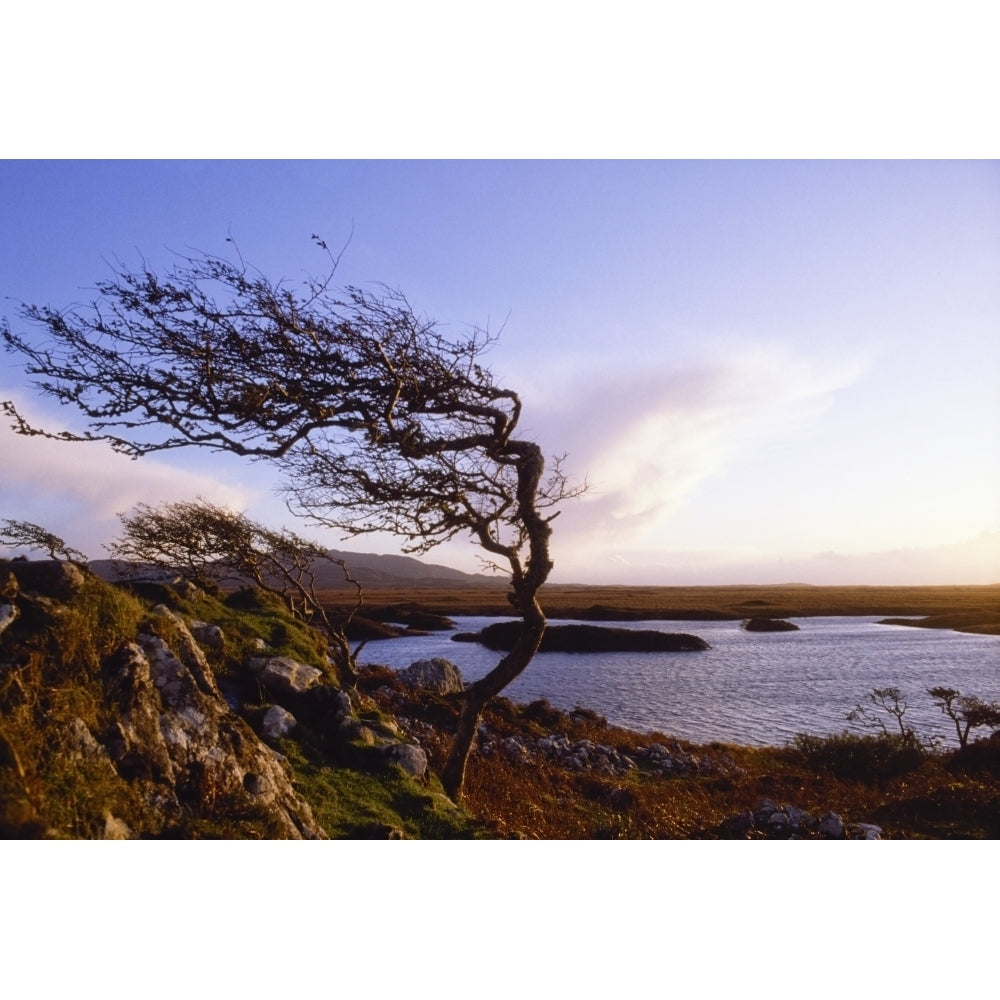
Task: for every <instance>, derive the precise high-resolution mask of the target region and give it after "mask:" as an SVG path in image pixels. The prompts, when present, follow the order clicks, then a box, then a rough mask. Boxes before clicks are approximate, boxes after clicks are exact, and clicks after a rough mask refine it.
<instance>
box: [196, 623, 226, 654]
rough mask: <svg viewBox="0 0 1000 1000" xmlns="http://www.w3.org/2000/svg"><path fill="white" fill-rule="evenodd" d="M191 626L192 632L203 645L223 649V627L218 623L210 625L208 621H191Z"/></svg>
mask: <svg viewBox="0 0 1000 1000" xmlns="http://www.w3.org/2000/svg"><path fill="white" fill-rule="evenodd" d="M189 626H190V628H191V634H192V635H193V636H194V637H195V639H197V640H198V642H199V643H201V645H202V646H207V647H208V648H209V649H222V644H223V641H224V637H223V634H222V629H221V628H219V626H218V625H209V624H207V623H206V622H198V621H192V622H189Z"/></svg>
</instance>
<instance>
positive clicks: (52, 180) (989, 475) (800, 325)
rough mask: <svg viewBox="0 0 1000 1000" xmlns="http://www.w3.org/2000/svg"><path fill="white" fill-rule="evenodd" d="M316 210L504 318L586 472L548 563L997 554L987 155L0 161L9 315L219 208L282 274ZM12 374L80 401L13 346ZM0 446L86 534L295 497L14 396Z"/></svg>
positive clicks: (914, 569)
mask: <svg viewBox="0 0 1000 1000" xmlns="http://www.w3.org/2000/svg"><path fill="white" fill-rule="evenodd" d="M313 232H316V233H319V234H321V235H322V236H323V237H324V238H325V239H326V240H327V241H328V242H329V243H330V245H331V246H337V247H339V246H340V245H342V244H344V243H345V242H347V241H348V239H349V240H350V242H349V245H348V247H347V250H346V252H345V254H344V257H343V261H342V265H341V269H340V272H339V274H338V278H339V280H341V281H343V282H344V283H348V282H349V283H355V284H365V283H369V282H376V281H381V282H385V283H388V284H390V285H394V286H397V287H398V288H400V289H402V290H403V291H404V292H405V293H406V295H407V296H408V298H409V299H410V301H411V303H412V304H413V305H414V306H415V307H416V308H417V309H418V310H420V311H422V312H425V313H427V314H428V315H430V316H433V317H434V318H435V319H437V320H438V321H439V322H440V323H441V324H442V325H443V326H444V327H445V328H446V329H448V328H451V329H454V330H455V331H456V332H460V331H462V330H463V329H465V327H466V326H467V325H472V324H478V325H480V326H487V325H488V326H489V327H490V328H491V329H499V328H500V327H503V332H502V336H501V339H500V342H499V344H498V345H497V346H496V347H495V348H494V350H493V352H492V353H491V355H490V364H491V366H492V368H493V370H494V371H495V372H496V373H497V374H498V375H499V376H500V377H501V379H502V380H503V381H504V382H505V383H506V384H508V385H510V386H511V387H512V388H515V389H517V390H519V391H520V392H521V393H522V396H523V397H524V400H525V413H524V417H523V427H524V429H525V430H526V431H529V432H530V433H532V434H533V435H534V436H536V437H537V439H538V440H539V441H540V442H541V443H542V444H543V445H544V446H545V448H546V449H547V450H548V451H549V452H550V453H552V454H556V453H562V452H567V453H568V455H569V458H568V460H567V465H568V468H569V469H570V470H571V471H572V472H573V473H575V474H576V475H578V476H579V477H581V478H582V477H584V476H586V477H587V479H588V480H589V482H590V483H591V487H592V489H591V492H590V493H589V495H588V496H587V497H586V498H585V499H583V500H581V501H578V502H576V503H574V504H571V505H569V506H568V507H567V509H566V510H565V512H564V513H563V515H562V516H561V517H560V519H559V520H558V521H557V522H556V524H555V528H556V532H555V537H554V551H555V557H556V571H555V574H554V577H553V578H554V579H556V580H562V581H565V582H570V581H582V582H622V583H627V582H636V583H638V582H645V583H663V584H672V583H736V582H784V581H793V580H801V581H804V582H811V583H834V582H838V583H909V582H912V583H935V582H954V583H965V582H969V583H975V582H979V583H985V582H994V581H998V580H1000V543H998V540H1000V469H998V463H997V462H996V459H995V456H996V455H997V454H1000V447H998V446H1000V392H998V385H997V381H998V373H1000V336H998V333H1000V282H998V280H997V276H998V274H1000V165H998V163H997V162H995V161H957V162H938V161H832V162H828V161H808V160H796V161H760V160H730V161H725V160H724V161H683V160H680V161H678V160H661V161H596V162H595V161H586V160H583V161H545V160H529V161H420V160H417V161H342V160H326V161H259V160H258V161H245V162H241V161H233V162H226V161H99V160H98V161H73V160H67V161H11V160H8V161H0V234H2V235H0V275H2V287H0V292H2V294H3V295H4V296H5V299H4V302H3V308H2V313H3V314H4V315H6V316H7V317H8V320H9V321H10V322H11V323H12V325H13V326H14V327H15V328H18V329H20V328H21V327H20V325H19V321H18V320H17V319H16V304H17V302H18V301H20V300H24V301H28V302H38V303H46V304H50V305H54V306H59V307H63V306H67V305H69V304H71V303H73V302H76V301H82V300H86V299H87V291H86V289H87V288H88V287H89V286H91V285H92V284H93V282H94V281H95V280H96V279H98V278H100V277H101V276H103V275H104V274H106V273H107V264H106V261H107V260H109V259H111V258H113V257H115V256H118V257H120V258H122V259H123V260H126V261H131V262H135V261H136V260H137V259H138V254H139V253H140V252H141V253H142V255H143V256H144V257H145V258H146V259H147V260H148V261H150V262H151V263H152V264H154V265H155V266H164V265H168V264H169V262H170V252H169V251H170V250H184V249H185V248H186V247H196V248H199V249H202V250H207V251H211V252H220V253H221V252H226V249H227V244H226V237H227V236H228V235H232V236H233V237H234V238H235V239H236V241H237V242H238V244H239V246H240V249H241V251H242V253H243V255H244V256H245V257H246V258H247V259H248V260H250V261H252V262H253V263H255V264H256V265H257V266H259V267H260V268H261V269H263V270H265V271H266V272H268V273H269V274H271V275H272V276H278V275H284V276H286V277H288V278H289V279H291V280H295V279H297V278H298V277H299V276H301V275H302V274H303V273H305V272H306V271H309V270H312V271H318V270H320V269H321V268H322V265H323V260H322V258H321V257H320V256H319V255H318V253H317V251H316V250H315V248H314V247H313V246H312V244H311V243H310V240H309V237H310V234H311V233H313ZM0 398H14V399H16V400H17V401H18V402H19V403H20V404H21V405H23V406H24V407H25V408H26V409H27V410H29V411H30V412H32V413H33V414H34V415H36V416H37V417H38V418H39V419H41V420H43V422H44V421H48V422H49V423H58V422H60V421H71V419H72V416H71V414H69V413H68V412H66V411H58V410H57V411H55V412H53V411H52V410H51V408H50V407H49V406H48V404H47V403H45V402H44V401H42V400H41V399H39V398H38V397H36V396H34V395H33V394H32V392H31V390H30V388H29V387H28V386H27V383H26V380H25V378H24V376H23V374H22V373H21V372H20V371H19V370H18V367H17V359H15V358H13V357H11V356H9V355H4V356H3V360H2V368H0ZM0 461H2V463H3V467H4V468H5V470H6V471H5V475H4V477H3V480H2V482H0V516H4V517H13V518H20V519H26V520H33V521H38V522H41V523H45V524H47V525H49V526H51V527H53V528H55V527H56V526H58V528H59V529H60V530H59V533H60V534H63V535H64V536H65V537H66V539H67V541H69V542H70V543H71V544H73V545H75V546H76V547H78V548H81V549H83V550H84V551H86V552H88V553H89V554H90V555H92V556H95V557H96V556H99V555H101V554H102V552H101V545H102V543H103V542H105V541H107V540H108V539H109V538H110V537H113V535H114V534H115V531H116V528H117V519H116V517H115V513H116V511H120V510H125V509H127V508H128V507H129V506H131V505H132V504H134V503H135V502H138V501H145V502H151V503H155V502H158V501H160V500H163V499H179V498H185V497H190V496H194V495H196V494H201V495H205V496H209V497H212V498H214V499H217V500H218V501H219V502H225V503H230V504H233V505H234V506H237V507H239V508H241V509H246V510H247V511H248V512H249V513H250V514H251V516H254V517H257V518H259V519H261V520H266V521H268V522H269V523H286V524H289V525H290V526H291V525H292V522H291V518H290V516H289V515H288V514H287V512H286V511H285V510H284V508H283V507H282V505H281V504H280V502H279V501H277V500H276V499H275V498H274V496H273V495H272V493H271V489H272V486H273V478H272V477H271V475H270V473H269V470H267V469H266V468H265V467H263V466H251V465H247V464H245V463H241V462H239V461H237V460H235V459H230V458H222V459H220V458H218V457H215V456H206V455H198V454H195V453H193V452H192V453H188V454H185V453H176V454H174V455H173V456H172V457H171V458H170V459H169V461H168V460H167V459H163V458H157V459H152V458H147V459H143V460H141V461H139V462H136V463H132V462H128V461H125V460H122V459H120V458H118V457H117V456H114V455H112V454H111V453H110V452H108V451H107V450H105V449H103V448H101V447H100V446H90V445H87V446H82V445H81V446H72V445H63V444H57V443H39V442H38V441H37V440H32V441H30V442H29V441H27V440H24V439H19V438H17V437H16V436H15V435H13V434H12V433H11V432H9V431H8V430H7V429H6V427H4V428H2V429H0ZM294 526H295V527H297V528H299V529H300V530H305V533H310V532H309V530H308V529H304V527H303V526H302V525H294ZM313 534H314V535H315V537H318V538H320V539H321V540H323V541H327V542H329V544H331V545H337V546H341V547H350V546H349V545H346V544H344V545H342V544H341V540H340V539H339V538H337V537H335V536H332V535H329V534H321V533H316V532H314V533H313ZM356 547H358V548H362V549H372V548H375V549H378V550H379V551H395V550H396V546H395V543H394V541H393V540H391V539H379V540H377V542H376V543H375V544H372V543H371V540H368V541H366V542H365V543H363V544H360V545H357V546H356ZM475 552H476V550H475V547H474V546H473V545H472V544H471V543H469V544H462V545H458V544H452V545H450V546H448V547H447V548H445V549H439V550H438V552H437V553H436V555H435V556H434V557H433V558H434V559H435V561H439V562H445V563H449V564H452V565H457V566H459V567H460V568H463V569H473V570H474V569H476V563H475V559H474V556H475Z"/></svg>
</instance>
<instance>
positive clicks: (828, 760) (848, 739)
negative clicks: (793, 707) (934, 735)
mask: <svg viewBox="0 0 1000 1000" xmlns="http://www.w3.org/2000/svg"><path fill="white" fill-rule="evenodd" d="M793 746H794V747H795V749H796V750H797V751H798V753H799V754H800V755H801V758H802V763H803V766H805V767H807V768H809V769H810V770H812V771H828V772H830V773H831V774H833V775H835V776H836V777H838V778H840V779H842V780H848V781H862V782H870V781H875V782H878V781H884V780H886V779H889V778H894V777H896V776H897V775H900V774H906V773H907V772H909V771H914V770H916V769H917V768H918V767H920V765H921V764H922V763H923V762H924V761H925V760H926V758H927V751H926V750H925V749H924V748H923V747H922V746H921V745H920V744H919V743H917V742H915V741H914V740H910V739H906V738H904V737H901V736H894V735H892V734H879V735H877V736H859V735H857V734H856V733H849V732H846V731H845V732H842V733H840V734H839V735H835V736H811V735H809V734H807V733H799V734H798V735H797V736H796V737H795V739H794V741H793Z"/></svg>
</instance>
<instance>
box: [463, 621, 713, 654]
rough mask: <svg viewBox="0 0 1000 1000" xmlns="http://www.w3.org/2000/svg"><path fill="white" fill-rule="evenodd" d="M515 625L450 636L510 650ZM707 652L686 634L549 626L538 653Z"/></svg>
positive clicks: (701, 641)
mask: <svg viewBox="0 0 1000 1000" xmlns="http://www.w3.org/2000/svg"><path fill="white" fill-rule="evenodd" d="M520 627H521V623H520V622H517V621H509V622H495V623H494V624H492V625H487V626H486V628H484V629H483V630H482V631H480V632H462V633H459V634H458V635H454V636H452V639H453V640H455V641H456V642H479V643H482V644H483V645H484V646H486V647H487V648H488V649H495V650H503V651H507V650H510V649H513V648H514V643H515V642H516V641H517V637H518V635H519V633H520ZM709 648H711V647H710V646H709V645H708V643H707V642H705V640H704V639H701V638H699V637H698V636H696V635H689V634H688V633H686V632H660V631H657V630H656V629H629V628H605V627H602V626H599V625H549V626H547V627H546V629H545V635H544V636H542V645H541V647H540V650H539V651H540V652H542V653H688V652H696V651H698V650H703V649H709Z"/></svg>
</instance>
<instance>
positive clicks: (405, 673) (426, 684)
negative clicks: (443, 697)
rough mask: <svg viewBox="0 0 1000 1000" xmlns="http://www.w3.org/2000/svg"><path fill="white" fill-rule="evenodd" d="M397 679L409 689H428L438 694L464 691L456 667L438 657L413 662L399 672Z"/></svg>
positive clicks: (459, 673)
mask: <svg viewBox="0 0 1000 1000" xmlns="http://www.w3.org/2000/svg"><path fill="white" fill-rule="evenodd" d="M398 677H399V679H400V680H401V681H402V682H403V683H404V684H405V685H406V686H407V687H409V688H414V689H418V688H430V689H431V690H432V691H436V692H437V693H438V694H458V693H460V692H462V691H464V690H465V685H464V684H463V682H462V674H461V671H459V669H458V667H456V666H455V664H454V663H452V662H451V661H449V660H445V659H442V658H441V657H439V656H436V657H434V658H433V659H431V660H414V661H413V663H411V664H410V665H409V666H408V667H406V668H405V669H403V670H400V671H399V674H398Z"/></svg>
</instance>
